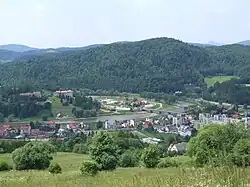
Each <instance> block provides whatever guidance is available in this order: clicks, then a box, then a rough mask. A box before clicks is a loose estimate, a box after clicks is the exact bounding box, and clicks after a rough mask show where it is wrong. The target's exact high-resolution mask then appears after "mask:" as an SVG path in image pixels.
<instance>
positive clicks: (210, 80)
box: [205, 76, 238, 87]
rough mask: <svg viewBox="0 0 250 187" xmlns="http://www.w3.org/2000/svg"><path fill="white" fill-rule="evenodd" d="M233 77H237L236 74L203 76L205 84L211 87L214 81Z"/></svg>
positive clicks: (219, 81) (223, 80) (222, 80)
mask: <svg viewBox="0 0 250 187" xmlns="http://www.w3.org/2000/svg"><path fill="white" fill-rule="evenodd" d="M233 78H238V77H236V76H213V77H206V78H205V83H206V84H207V86H208V87H211V86H213V85H214V84H215V83H216V82H218V83H222V82H225V81H228V80H231V79H233Z"/></svg>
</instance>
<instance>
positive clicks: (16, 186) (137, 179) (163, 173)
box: [0, 153, 250, 187]
mask: <svg viewBox="0 0 250 187" xmlns="http://www.w3.org/2000/svg"><path fill="white" fill-rule="evenodd" d="M0 158H1V159H7V160H9V162H11V161H10V155H8V154H3V155H0ZM86 159H89V157H88V156H86V155H78V154H73V153H58V154H57V155H56V156H55V157H54V161H53V162H58V163H60V165H61V166H62V174H59V175H52V174H50V173H49V172H48V171H9V172H0V186H1V187H34V186H35V187H132V186H133V187H168V186H169V187H173V186H177V187H178V186H180V187H182V186H184V187H191V186H197V187H201V186H212V187H217V186H235V187H238V186H249V184H250V175H249V174H250V170H249V169H240V168H231V169H227V168H200V169H195V168H184V167H180V168H166V169H146V168H118V169H117V170H116V171H113V172H101V173H99V174H98V175H97V176H95V177H90V176H83V175H81V174H80V171H79V167H80V165H81V163H82V161H83V160H86ZM173 159H180V160H185V159H186V157H175V158H173Z"/></svg>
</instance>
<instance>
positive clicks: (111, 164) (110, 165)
mask: <svg viewBox="0 0 250 187" xmlns="http://www.w3.org/2000/svg"><path fill="white" fill-rule="evenodd" d="M100 160H101V169H102V170H110V171H112V170H115V169H116V166H117V162H118V160H117V158H116V157H114V156H113V155H109V154H107V153H103V154H102V156H101V159H100Z"/></svg>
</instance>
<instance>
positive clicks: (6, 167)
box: [0, 160, 11, 171]
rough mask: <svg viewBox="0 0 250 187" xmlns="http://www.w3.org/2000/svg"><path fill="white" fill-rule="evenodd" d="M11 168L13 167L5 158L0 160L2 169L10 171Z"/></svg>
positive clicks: (0, 169) (0, 168)
mask: <svg viewBox="0 0 250 187" xmlns="http://www.w3.org/2000/svg"><path fill="white" fill-rule="evenodd" d="M9 170H11V167H10V166H9V164H8V163H7V162H6V161H5V160H1V161H0V171H9Z"/></svg>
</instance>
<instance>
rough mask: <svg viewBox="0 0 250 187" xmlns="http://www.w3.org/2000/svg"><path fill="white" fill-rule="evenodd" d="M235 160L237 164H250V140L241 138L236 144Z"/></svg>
mask: <svg viewBox="0 0 250 187" xmlns="http://www.w3.org/2000/svg"><path fill="white" fill-rule="evenodd" d="M233 150H234V155H233V160H234V164H236V165H237V166H243V167H245V166H249V165H250V140H249V139H239V140H238V141H237V142H236V144H235V146H234V149H233Z"/></svg>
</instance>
